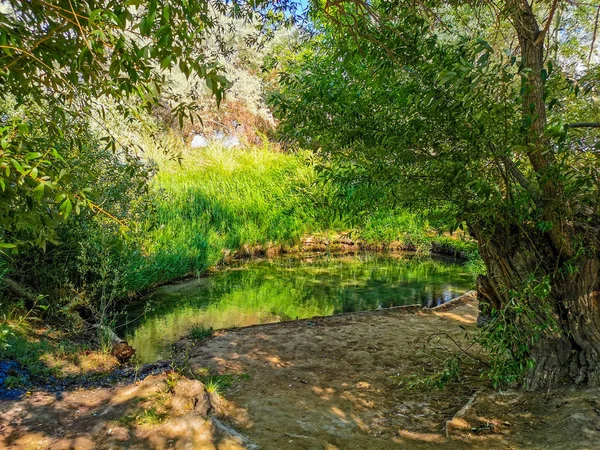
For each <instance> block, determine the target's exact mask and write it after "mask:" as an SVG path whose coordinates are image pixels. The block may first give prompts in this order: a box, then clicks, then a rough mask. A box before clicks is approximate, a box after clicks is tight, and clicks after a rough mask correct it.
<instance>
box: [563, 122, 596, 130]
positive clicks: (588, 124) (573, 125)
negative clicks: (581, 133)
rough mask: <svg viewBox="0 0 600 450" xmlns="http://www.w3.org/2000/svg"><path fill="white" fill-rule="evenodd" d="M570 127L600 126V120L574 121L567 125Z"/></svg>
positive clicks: (566, 127) (566, 126)
mask: <svg viewBox="0 0 600 450" xmlns="http://www.w3.org/2000/svg"><path fill="white" fill-rule="evenodd" d="M568 128H600V122H574V123H568V124H566V125H565V129H568Z"/></svg>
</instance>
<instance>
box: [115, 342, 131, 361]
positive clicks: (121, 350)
mask: <svg viewBox="0 0 600 450" xmlns="http://www.w3.org/2000/svg"><path fill="white" fill-rule="evenodd" d="M112 354H113V355H114V356H115V358H117V360H118V361H119V363H121V364H125V363H126V362H128V361H129V360H130V359H131V357H132V356H133V355H134V354H135V349H134V348H133V347H132V346H130V345H129V344H128V343H127V342H126V341H121V342H118V343H116V344H114V345H113V348H112Z"/></svg>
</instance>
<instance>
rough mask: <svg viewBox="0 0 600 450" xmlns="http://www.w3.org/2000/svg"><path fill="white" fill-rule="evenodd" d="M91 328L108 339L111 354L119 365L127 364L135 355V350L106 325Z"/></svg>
mask: <svg viewBox="0 0 600 450" xmlns="http://www.w3.org/2000/svg"><path fill="white" fill-rule="evenodd" d="M92 328H98V329H99V330H100V332H101V333H102V334H103V335H104V337H106V338H107V339H108V341H109V344H110V346H111V347H112V349H111V353H112V354H113V355H114V356H115V357H116V358H117V359H118V360H119V362H120V363H121V364H123V363H126V362H128V361H129V360H130V359H131V357H132V356H133V355H134V354H135V349H134V348H133V347H132V346H131V345H129V343H128V342H127V341H126V340H125V339H121V338H120V337H119V336H117V333H115V332H114V331H113V330H111V329H110V327H107V326H106V325H92Z"/></svg>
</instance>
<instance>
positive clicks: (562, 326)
mask: <svg viewBox="0 0 600 450" xmlns="http://www.w3.org/2000/svg"><path fill="white" fill-rule="evenodd" d="M470 230H471V233H472V235H473V236H475V237H476V239H477V240H478V243H479V249H480V253H481V256H482V258H483V260H484V261H485V264H486V267H487V275H486V276H481V277H479V279H478V281H477V291H478V299H479V301H480V310H481V311H480V312H481V314H483V315H489V314H490V313H491V309H492V308H493V309H496V310H501V309H502V308H503V307H505V306H506V305H508V304H509V302H510V301H511V297H513V296H517V297H518V298H519V302H521V305H520V306H523V307H527V308H531V311H533V312H534V313H535V314H536V316H535V317H536V319H537V323H535V324H534V325H539V326H543V325H545V323H544V322H545V321H546V322H547V320H548V314H549V315H551V317H552V319H553V320H555V321H556V324H557V327H555V329H553V330H550V329H548V330H546V331H542V332H540V340H539V341H537V342H536V343H535V344H533V345H532V347H531V353H530V356H531V357H532V358H533V359H534V360H535V362H536V364H535V368H534V369H533V370H532V371H531V372H530V373H529V375H528V377H527V380H526V384H527V387H528V388H532V389H535V388H544V387H549V386H551V385H555V384H559V383H576V384H588V385H600V276H599V274H600V259H598V258H597V257H584V258H581V259H580V260H577V262H576V263H574V264H576V265H575V270H574V273H573V274H571V275H565V274H562V273H559V272H557V270H556V268H557V267H560V264H561V262H562V256H561V254H560V252H557V250H556V247H555V246H554V244H553V242H552V239H551V238H550V237H549V236H548V235H547V234H544V233H541V232H540V231H539V230H536V229H535V228H533V229H529V230H527V229H526V227H524V226H522V224H521V225H520V226H514V227H512V228H504V229H500V230H496V232H495V233H494V234H493V235H490V234H486V232H485V231H483V230H482V229H481V228H478V227H477V226H473V227H471V229H470ZM532 276H533V278H534V279H536V280H541V279H543V278H544V277H548V279H549V280H550V287H551V289H550V293H549V295H548V296H547V297H546V298H545V299H541V298H536V297H535V296H529V297H527V296H526V295H523V294H522V293H523V292H525V291H526V289H527V287H528V285H529V284H530V281H531V278H530V277H532ZM536 319H534V320H536ZM513 320H514V321H516V322H519V321H521V320H523V318H522V317H519V316H518V315H515V316H514V319H513ZM529 325H531V324H527V326H529ZM524 326H526V325H525V324H524Z"/></svg>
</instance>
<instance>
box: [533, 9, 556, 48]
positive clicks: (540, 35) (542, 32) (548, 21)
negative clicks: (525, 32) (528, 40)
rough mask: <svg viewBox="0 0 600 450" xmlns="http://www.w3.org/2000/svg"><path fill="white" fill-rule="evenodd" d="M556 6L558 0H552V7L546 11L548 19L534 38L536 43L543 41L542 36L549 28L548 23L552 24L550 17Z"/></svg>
mask: <svg viewBox="0 0 600 450" xmlns="http://www.w3.org/2000/svg"><path fill="white" fill-rule="evenodd" d="M557 6H558V0H554V1H553V2H552V7H551V8H550V12H549V13H548V19H546V24H545V25H544V29H543V30H542V31H541V32H540V34H538V37H537V38H536V39H535V43H536V44H537V45H539V44H541V43H542V42H544V38H545V37H546V34H548V30H549V29H550V25H551V24H552V19H553V18H554V13H555V12H556V7H557Z"/></svg>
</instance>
